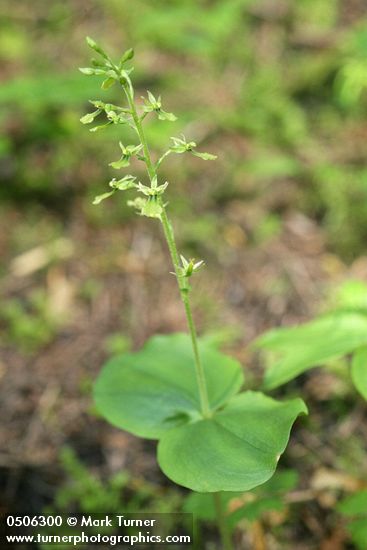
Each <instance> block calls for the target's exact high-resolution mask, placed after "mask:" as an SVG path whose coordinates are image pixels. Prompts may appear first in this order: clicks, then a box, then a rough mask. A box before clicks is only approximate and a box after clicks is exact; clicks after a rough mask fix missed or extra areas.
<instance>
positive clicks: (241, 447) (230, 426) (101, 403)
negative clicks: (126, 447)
mask: <svg viewBox="0 0 367 550" xmlns="http://www.w3.org/2000/svg"><path fill="white" fill-rule="evenodd" d="M199 347H200V353H201V358H202V363H203V368H204V371H205V376H206V380H207V388H208V395H209V402H210V407H211V410H212V412H213V414H212V416H211V418H207V419H206V418H203V416H202V415H201V413H200V398H199V393H198V388H197V383H196V377H195V365H194V361H193V356H192V349H191V342H190V338H189V336H188V335H185V334H171V335H166V336H155V337H153V338H152V339H151V340H149V341H148V342H147V343H146V344H145V346H144V347H143V348H142V349H141V350H140V351H139V352H137V353H131V354H124V355H122V356H120V357H116V358H113V359H111V360H110V361H108V363H107V364H106V365H105V366H104V368H103V369H102V371H101V373H100V375H99V377H98V379H97V381H96V384H95V387H94V397H95V402H96V405H97V408H98V410H99V411H100V413H101V414H102V415H103V416H104V417H105V418H106V419H107V420H108V421H109V422H110V423H111V424H113V425H115V426H117V427H119V428H122V429H124V430H126V431H128V432H131V433H133V434H135V435H137V436H140V437H144V438H148V439H158V440H159V443H158V462H159V465H160V467H161V469H162V470H163V472H164V473H165V474H166V475H167V477H169V478H170V479H171V480H173V481H174V482H175V483H177V484H179V485H183V486H184V487H187V488H189V489H192V490H194V491H198V492H216V491H247V490H250V489H252V488H253V487H256V486H257V485H260V484H261V483H264V482H265V481H266V480H268V479H269V478H270V477H271V476H272V475H273V473H274V471H275V469H276V466H277V462H278V459H279V456H280V455H281V453H283V451H284V449H285V447H286V445H287V443H288V439H289V434H290V430H291V427H292V424H293V423H294V421H295V419H296V418H297V416H298V415H299V414H302V413H305V414H306V413H307V408H306V406H305V404H304V403H303V401H302V400H301V399H292V400H288V401H282V402H281V401H276V400H274V399H271V398H270V397H267V396H265V395H264V394H263V393H261V392H252V391H246V392H242V393H239V392H240V389H241V386H242V385H243V372H242V368H241V365H240V364H239V363H238V362H237V361H236V360H234V359H233V358H230V357H228V356H226V355H224V354H222V353H220V352H219V351H218V350H217V349H215V348H214V347H213V345H212V344H209V343H208V342H205V341H200V342H199Z"/></svg>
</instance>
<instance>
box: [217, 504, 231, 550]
mask: <svg viewBox="0 0 367 550" xmlns="http://www.w3.org/2000/svg"><path fill="white" fill-rule="evenodd" d="M213 498H214V505H215V510H216V513H217V519H218V527H219V532H220V536H221V539H222V544H223V550H232V549H233V546H232V541H231V535H230V532H229V529H228V526H227V523H226V518H225V513H224V510H223V503H222V497H221V494H220V493H213Z"/></svg>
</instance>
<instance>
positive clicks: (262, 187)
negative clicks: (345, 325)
mask: <svg viewBox="0 0 367 550" xmlns="http://www.w3.org/2000/svg"><path fill="white" fill-rule="evenodd" d="M0 31H1V39H0V59H1V60H2V62H3V80H4V82H3V85H2V88H1V90H0V105H1V106H2V114H1V117H0V120H1V123H2V125H3V127H4V131H3V133H2V134H3V135H2V137H1V139H0V174H1V179H2V182H3V184H2V186H1V188H0V196H1V197H2V198H6V199H7V200H10V201H16V202H17V204H18V205H21V204H23V205H24V206H25V207H26V208H29V203H30V202H31V203H32V202H36V201H38V202H39V201H40V202H42V203H45V204H46V205H47V206H48V207H50V206H51V207H53V208H55V210H56V211H57V212H58V211H60V210H61V212H62V213H63V214H65V212H68V211H70V209H71V208H72V204H73V201H72V199H73V198H74V197H75V196H81V198H82V200H83V202H89V201H90V198H91V197H92V196H93V195H94V194H96V193H97V194H98V192H100V190H101V188H103V185H104V183H105V182H106V181H108V178H109V174H108V173H107V168H106V167H105V158H110V153H109V154H106V150H107V149H108V148H110V147H111V145H110V144H111V143H112V142H113V141H112V140H113V137H112V136H111V134H110V132H108V133H106V134H104V135H102V133H101V135H100V136H99V137H98V139H93V140H90V139H89V135H88V133H87V132H86V130H85V129H83V128H82V127H81V126H80V124H79V118H80V116H81V115H82V114H83V113H84V112H86V109H87V104H86V102H87V99H88V98H89V97H92V96H93V93H91V89H90V86H92V85H93V86H94V84H93V83H91V84H90V83H89V81H88V79H83V76H82V75H78V72H77V66H78V65H80V64H81V60H82V59H84V57H85V47H84V39H83V37H84V35H85V34H92V35H93V36H96V37H97V38H101V40H102V41H103V42H104V43H109V44H110V47H111V49H112V51H113V50H116V51H119V50H120V49H121V48H123V46H130V45H133V46H134V47H135V48H136V49H137V50H139V54H140V57H139V58H140V59H142V63H141V64H140V67H138V68H137V75H136V80H137V82H138V84H140V86H141V88H142V90H143V89H145V88H146V87H148V86H149V88H150V89H152V91H153V92H154V90H155V87H157V88H158V85H159V89H162V90H163V91H164V100H165V104H166V105H167V106H169V108H172V110H173V111H174V112H176V113H177V114H178V115H179V117H180V119H179V121H178V123H177V124H178V125H179V126H177V127H180V128H182V126H184V125H185V123H186V121H187V120H189V119H195V118H198V119H200V120H202V121H203V122H202V124H201V126H200V127H196V126H195V125H194V127H193V128H192V130H193V133H194V134H197V136H195V135H194V136H193V137H199V139H202V140H205V141H211V142H212V144H213V146H214V148H215V147H216V148H217V151H218V152H219V153H220V158H219V161H217V167H216V168H214V169H213V175H215V182H212V183H210V182H209V181H208V182H206V181H205V180H204V181H202V182H201V184H199V182H200V181H201V180H202V178H203V176H201V174H200V172H199V170H200V168H199V165H198V164H197V163H196V162H195V161H194V160H193V161H192V163H191V164H190V165H189V166H188V167H187V168H185V169H184V172H183V171H182V169H181V168H180V171H179V172H178V170H177V168H176V166H177V165H176V163H175V161H170V162H169V163H168V164H167V167H166V168H165V171H166V174H164V175H165V176H166V177H167V178H169V179H170V180H172V181H175V186H172V189H171V190H170V192H171V193H177V195H178V197H180V196H181V194H180V192H181V188H182V185H184V183H186V184H187V182H188V181H191V180H193V181H195V182H196V185H195V189H196V191H195V192H196V193H197V194H198V195H200V197H201V198H200V201H201V203H203V204H206V210H207V211H208V208H207V207H208V206H209V210H210V207H211V209H212V213H213V214H214V215H213V216H212V219H211V221H210V218H208V224H210V223H213V224H215V223H217V221H216V216H217V211H216V209H217V206H220V207H221V205H223V204H225V203H226V202H227V201H228V200H230V199H231V198H239V199H240V200H243V201H245V202H246V201H248V200H250V197H251V199H253V198H256V197H261V196H262V195H264V194H268V195H271V194H272V193H275V191H276V188H277V186H279V185H281V184H282V183H283V182H287V184H288V185H290V187H291V189H292V190H293V191H294V193H293V192H292V193H290V195H289V199H288V200H287V198H286V197H284V200H283V202H282V205H281V206H277V205H273V206H272V207H268V212H267V215H269V222H268V221H267V220H266V219H265V221H264V223H262V227H260V228H259V229H258V230H257V234H256V235H255V238H254V242H255V243H256V242H258V241H261V240H262V239H263V238H266V237H267V235H269V234H272V233H273V232H274V231H275V232H276V231H277V230H278V221H277V217H276V216H279V215H280V214H282V213H283V211H284V210H288V209H292V208H297V209H299V210H302V211H303V212H305V213H306V214H307V215H309V216H311V217H313V218H314V219H315V220H317V221H320V222H321V223H322V224H323V225H324V227H325V228H326V230H327V234H328V237H329V243H330V246H332V247H333V248H334V249H335V250H336V251H337V252H338V253H340V254H341V255H342V256H343V257H344V258H346V259H347V260H350V259H353V258H354V257H355V256H356V255H358V253H360V252H361V251H362V250H363V246H364V242H365V239H366V237H367V229H366V224H365V223H364V220H365V218H366V216H367V176H366V170H365V168H364V158H365V155H366V152H367V148H366V145H365V134H364V130H363V120H364V117H365V115H366V110H367V101H366V99H367V95H366V85H367V72H366V67H365V57H366V51H367V14H364V17H363V16H361V14H360V13H359V12H358V10H357V12H356V14H355V16H354V17H353V13H352V14H349V13H348V14H347V13H346V10H345V9H343V6H342V5H340V3H339V2H337V0H331V1H329V2H324V1H323V0H299V1H297V2H284V3H282V4H281V5H279V6H278V5H277V4H276V3H269V2H255V1H254V0H227V1H226V2H225V3H224V2H220V1H218V0H201V1H197V0H195V1H194V0H187V1H185V2H179V1H176V0H174V1H172V0H170V1H168V0H157V1H156V2H154V3H151V2H148V0H135V1H134V2H133V3H131V2H130V1H128V0H106V1H105V2H103V4H102V3H100V2H98V1H97V0H92V1H90V2H84V1H82V2H78V3H77V4H76V3H73V2H71V0H67V1H66V2H61V1H59V0H57V1H55V2H53V3H52V4H50V5H48V6H47V7H45V4H44V2H42V1H41V0H36V1H35V2H32V4H28V5H27V4H24V3H21V4H17V5H14V3H13V2H11V1H10V0H4V2H3V10H2V16H1V18H0ZM108 93H109V97H112V98H113V99H116V100H118V97H115V96H114V95H113V92H111V93H110V92H108ZM103 94H104V97H106V96H105V94H106V92H103ZM96 99H97V98H96ZM203 113H204V118H203ZM199 114H200V116H198V117H196V115H199ZM175 124H176V123H175ZM149 130H150V131H151V136H149V137H150V140H153V142H154V143H156V145H157V146H159V145H161V144H163V143H166V141H167V140H168V138H169V135H168V134H167V132H171V131H172V129H167V128H166V127H165V125H162V126H159V127H158V126H156V125H155V129H153V127H152V128H150V129H149ZM119 137H121V139H122V140H123V139H124V136H123V135H122V136H119ZM209 177H210V176H209ZM174 187H175V188H176V189H174ZM175 202H176V201H172V204H174V203H175ZM104 208H108V209H111V210H112V211H113V209H114V208H115V207H114V206H110V205H109V206H104ZM177 208H179V206H178V207H177ZM209 213H210V212H209ZM120 214H121V209H119V215H116V218H115V217H114V216H113V220H115V221H114V223H117V222H118V220H119V218H120ZM204 229H205V231H207V232H208V229H207V228H204ZM198 230H199V231H200V230H201V229H200V228H198ZM209 232H210V230H209Z"/></svg>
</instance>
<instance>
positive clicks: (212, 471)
mask: <svg viewBox="0 0 367 550" xmlns="http://www.w3.org/2000/svg"><path fill="white" fill-rule="evenodd" d="M301 413H307V409H306V406H305V404H304V403H303V401H302V400H301V399H293V400H290V401H284V402H279V401H275V400H274V399H271V398H270V397H266V396H265V395H264V394H262V393H257V392H251V391H248V392H245V393H241V394H239V395H236V396H234V397H232V398H231V399H230V400H229V402H228V403H227V404H226V405H225V406H224V407H222V408H221V409H219V410H216V411H215V413H214V414H213V416H212V417H211V418H209V419H204V418H201V417H198V416H197V417H192V419H191V421H190V422H186V423H185V424H182V425H181V426H179V425H176V426H175V428H174V429H171V430H169V431H167V432H166V433H165V434H163V435H162V437H161V439H160V441H159V444H158V462H159V465H160V467H161V469H162V470H163V472H164V473H165V474H166V476H167V477H169V478H170V479H171V480H172V481H174V482H175V483H178V484H179V485H183V486H184V487H187V488H189V489H191V490H193V491H198V492H217V491H248V490H250V489H252V488H253V487H256V486H257V485H260V484H261V483H264V482H265V481H267V480H268V479H269V478H270V477H271V476H272V475H273V474H274V472H275V469H276V466H277V463H278V460H279V457H280V455H281V454H282V453H283V451H284V449H285V447H286V445H287V442H288V439H289V433H290V430H291V427H292V424H293V422H294V421H295V419H296V418H297V416H298V415H299V414H301Z"/></svg>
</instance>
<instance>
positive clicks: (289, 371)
mask: <svg viewBox="0 0 367 550" xmlns="http://www.w3.org/2000/svg"><path fill="white" fill-rule="evenodd" d="M256 345H257V347H259V348H262V349H264V350H266V351H267V352H271V357H272V361H271V363H270V366H269V367H268V369H267V372H266V374H265V380H264V387H265V388H267V389H272V388H276V387H278V386H280V385H281V384H284V383H285V382H288V381H289V380H292V379H293V378H295V377H296V376H298V375H299V374H301V373H302V372H305V371H306V370H308V369H310V368H312V367H316V366H318V365H323V364H325V363H327V362H328V361H331V360H333V359H337V358H338V357H342V356H343V355H345V354H347V353H351V352H353V351H354V350H355V349H356V348H358V347H361V346H363V345H367V316H366V315H362V314H359V313H355V312H343V313H338V314H334V315H328V316H326V317H322V318H320V319H317V320H316V321H312V322H310V323H306V324H304V325H300V326H298V327H294V328H281V329H276V330H271V331H269V332H267V333H265V334H264V335H263V336H261V337H260V338H259V339H258V340H257V342H256ZM274 355H275V357H274Z"/></svg>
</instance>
